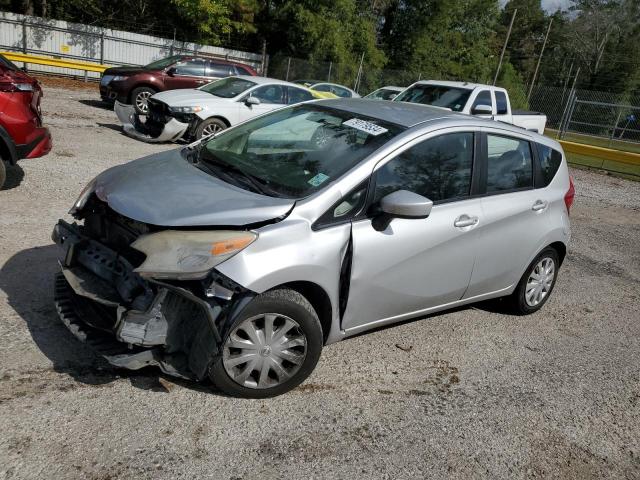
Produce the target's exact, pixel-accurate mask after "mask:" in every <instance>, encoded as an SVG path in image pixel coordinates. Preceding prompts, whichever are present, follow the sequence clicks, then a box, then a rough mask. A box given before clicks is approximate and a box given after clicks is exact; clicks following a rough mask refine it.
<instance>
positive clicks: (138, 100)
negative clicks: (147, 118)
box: [131, 87, 156, 115]
mask: <svg viewBox="0 0 640 480" xmlns="http://www.w3.org/2000/svg"><path fill="white" fill-rule="evenodd" d="M155 93H156V91H155V90H154V89H153V88H151V87H138V88H134V89H133V91H132V92H131V103H132V104H133V108H134V109H135V110H136V113H138V114H140V115H146V114H147V113H148V112H149V108H148V107H147V100H148V99H149V97H150V96H151V95H154V94H155Z"/></svg>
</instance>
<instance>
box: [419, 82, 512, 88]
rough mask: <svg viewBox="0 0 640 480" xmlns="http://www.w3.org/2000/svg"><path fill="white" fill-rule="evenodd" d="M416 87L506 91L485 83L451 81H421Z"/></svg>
mask: <svg viewBox="0 0 640 480" xmlns="http://www.w3.org/2000/svg"><path fill="white" fill-rule="evenodd" d="M414 85H443V86H445V87H456V88H465V89H467V90H474V89H476V88H488V89H494V90H504V88H501V87H496V86H495V85H487V84H484V83H472V82H454V81H451V80H419V81H417V82H416V83H414Z"/></svg>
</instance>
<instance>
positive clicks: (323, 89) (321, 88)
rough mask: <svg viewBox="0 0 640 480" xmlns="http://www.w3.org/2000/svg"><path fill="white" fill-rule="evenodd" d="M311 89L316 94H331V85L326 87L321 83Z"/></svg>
mask: <svg viewBox="0 0 640 480" xmlns="http://www.w3.org/2000/svg"><path fill="white" fill-rule="evenodd" d="M312 88H313V89H314V90H316V91H318V92H331V85H327V84H326V83H321V84H319V85H316V86H315V87H312Z"/></svg>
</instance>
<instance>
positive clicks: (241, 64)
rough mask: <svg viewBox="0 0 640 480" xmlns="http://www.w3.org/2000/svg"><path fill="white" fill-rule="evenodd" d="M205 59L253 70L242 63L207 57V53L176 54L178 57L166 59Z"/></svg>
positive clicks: (212, 56)
mask: <svg viewBox="0 0 640 480" xmlns="http://www.w3.org/2000/svg"><path fill="white" fill-rule="evenodd" d="M174 57H175V58H205V59H207V60H212V61H214V62H216V63H224V64H226V65H238V66H240V67H249V68H251V69H253V67H252V66H251V65H249V64H247V63H242V62H236V61H233V60H227V59H226V58H220V57H216V56H215V55H209V54H207V53H196V54H192V53H185V54H178V55H173V57H167V58H174Z"/></svg>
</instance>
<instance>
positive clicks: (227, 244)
mask: <svg viewBox="0 0 640 480" xmlns="http://www.w3.org/2000/svg"><path fill="white" fill-rule="evenodd" d="M254 239H255V237H254V236H247V237H240V238H230V239H229V240H223V241H221V242H216V243H212V244H211V253H212V254H213V255H227V254H229V253H233V252H237V251H238V250H242V249H243V248H244V247H246V246H247V245H249V244H250V243H251V242H252V241H253V240H254Z"/></svg>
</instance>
